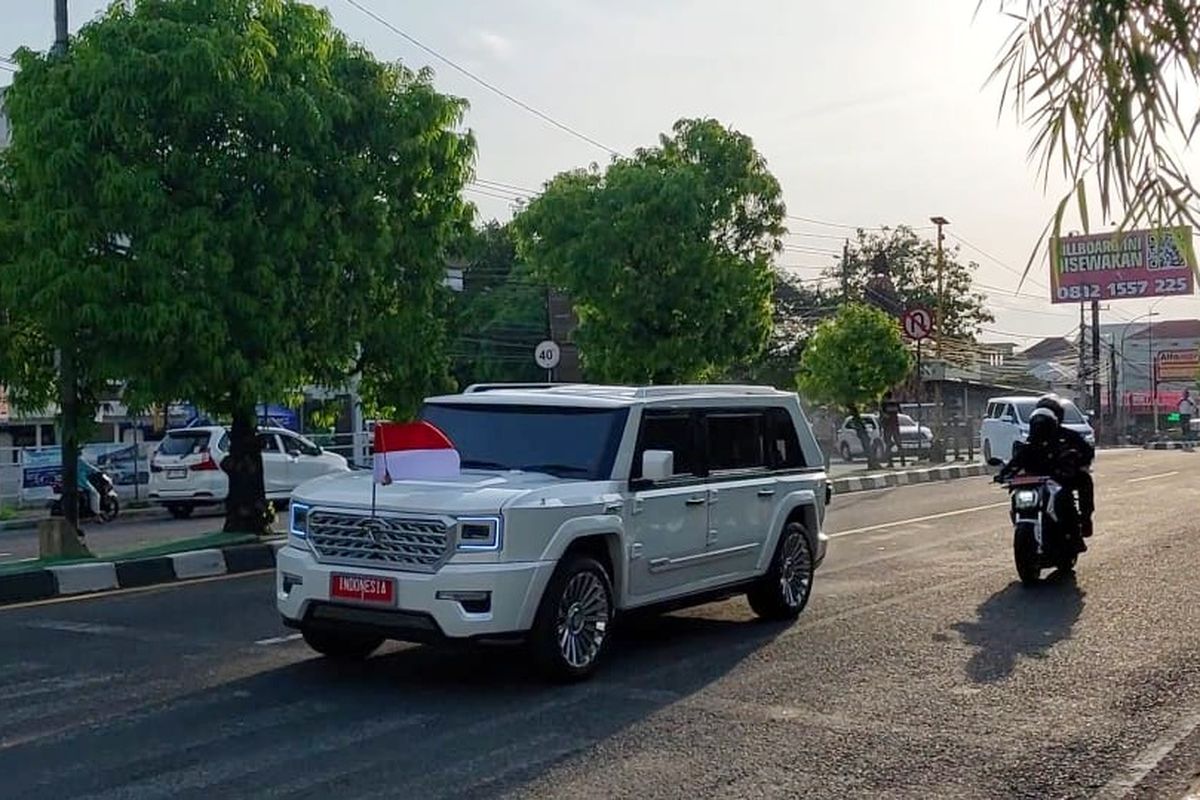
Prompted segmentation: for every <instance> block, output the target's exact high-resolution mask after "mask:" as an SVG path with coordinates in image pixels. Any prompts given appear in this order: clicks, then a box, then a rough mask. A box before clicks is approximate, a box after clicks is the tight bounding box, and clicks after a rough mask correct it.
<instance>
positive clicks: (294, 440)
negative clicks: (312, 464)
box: [279, 434, 321, 456]
mask: <svg viewBox="0 0 1200 800" xmlns="http://www.w3.org/2000/svg"><path fill="white" fill-rule="evenodd" d="M279 438H280V439H281V440H283V449H284V450H285V451H287V452H288V453H289V454H290V453H293V452H296V453H299V454H301V455H304V456H319V455H321V448H319V447H317V446H316V445H315V444H313V443H312V442H309V441H306V440H304V439H301V438H300V437H299V436H288V435H286V434H280V435H279Z"/></svg>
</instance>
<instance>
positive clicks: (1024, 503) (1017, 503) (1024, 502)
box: [1013, 489, 1038, 511]
mask: <svg viewBox="0 0 1200 800" xmlns="http://www.w3.org/2000/svg"><path fill="white" fill-rule="evenodd" d="M1013 506H1014V507H1016V508H1017V509H1018V510H1020V511H1028V510H1029V509H1032V508H1037V507H1038V493H1037V491H1036V490H1034V489H1021V490H1019V491H1017V492H1015V493H1013Z"/></svg>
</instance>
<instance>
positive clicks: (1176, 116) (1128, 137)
mask: <svg viewBox="0 0 1200 800" xmlns="http://www.w3.org/2000/svg"><path fill="white" fill-rule="evenodd" d="M982 2H983V0H980V5H982ZM999 8H1000V11H1001V12H1002V13H1004V14H1006V15H1008V16H1009V17H1011V18H1013V19H1014V20H1015V24H1014V27H1013V30H1012V33H1011V34H1010V36H1009V38H1008V41H1007V43H1006V46H1005V49H1004V51H1003V54H1002V56H1001V58H1000V61H999V63H998V64H997V65H996V68H995V70H994V72H993V73H992V79H993V80H998V81H1000V82H1001V83H1002V84H1003V87H1004V92H1003V94H1002V95H1001V98H1000V104H1001V108H1003V107H1004V106H1005V105H1006V104H1008V103H1010V102H1011V105H1012V109H1013V112H1014V114H1015V115H1016V116H1017V118H1018V119H1019V120H1020V121H1022V122H1024V123H1025V124H1027V125H1028V126H1029V127H1030V128H1031V129H1032V130H1033V132H1034V139H1033V142H1032V144H1031V146H1030V155H1031V157H1033V158H1036V159H1037V161H1038V165H1039V171H1040V173H1041V174H1042V176H1043V178H1044V180H1046V181H1047V182H1048V181H1049V178H1050V175H1051V173H1052V172H1054V171H1055V170H1056V166H1055V165H1056V163H1058V164H1059V165H1060V166H1059V167H1058V169H1061V174H1062V176H1063V177H1064V178H1065V179H1066V181H1067V182H1068V184H1069V185H1070V186H1071V187H1072V188H1071V191H1070V192H1068V193H1067V194H1066V195H1065V196H1064V197H1063V198H1062V200H1061V201H1060V203H1059V206H1058V210H1057V212H1056V214H1055V216H1054V218H1053V219H1052V220H1050V222H1049V223H1047V225H1046V229H1045V230H1043V232H1042V240H1044V239H1045V237H1046V235H1047V234H1048V233H1049V234H1051V235H1053V236H1057V235H1058V234H1059V233H1060V230H1061V227H1062V218H1063V213H1064V212H1065V210H1066V207H1067V205H1068V204H1069V203H1070V201H1071V199H1072V198H1074V199H1075V200H1076V202H1077V205H1078V209H1079V215H1080V218H1081V221H1082V224H1083V226H1084V229H1085V230H1087V229H1088V228H1089V226H1090V216H1091V215H1090V213H1089V208H1092V207H1094V203H1092V204H1089V202H1088V198H1089V194H1090V196H1091V197H1092V199H1093V200H1095V199H1096V198H1098V199H1099V201H1100V210H1101V213H1102V215H1103V216H1102V219H1101V221H1102V222H1104V221H1107V220H1111V219H1113V215H1115V214H1120V215H1122V221H1121V225H1122V227H1125V228H1130V227H1138V226H1139V225H1141V224H1143V223H1146V224H1149V225H1152V226H1167V225H1171V224H1174V223H1176V222H1178V223H1188V224H1191V225H1196V224H1197V219H1198V217H1197V212H1198V211H1200V203H1198V202H1197V201H1198V200H1200V194H1198V190H1197V187H1196V185H1195V184H1194V183H1193V182H1192V179H1191V177H1190V176H1189V171H1188V169H1187V168H1186V164H1184V163H1183V161H1182V160H1181V159H1180V156H1179V152H1180V148H1179V147H1178V145H1180V144H1181V143H1188V144H1190V142H1191V139H1192V136H1193V135H1194V134H1195V132H1196V129H1197V126H1198V125H1200V99H1198V98H1200V94H1198V93H1197V91H1196V89H1197V84H1198V83H1200V38H1198V35H1200V4H1197V3H1195V2H1193V1H1192V0H1121V2H1116V1H1115V0H1079V1H1078V2H1066V0H1000V2H999ZM1089 186H1090V189H1089ZM1042 240H1039V243H1038V247H1037V248H1035V250H1034V253H1033V255H1031V256H1030V263H1029V265H1027V266H1026V273H1028V271H1029V267H1030V266H1032V263H1033V260H1034V257H1035V256H1036V255H1037V254H1038V252H1039V251H1040V247H1041V243H1042Z"/></svg>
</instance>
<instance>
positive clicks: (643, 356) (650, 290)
mask: <svg viewBox="0 0 1200 800" xmlns="http://www.w3.org/2000/svg"><path fill="white" fill-rule="evenodd" d="M783 216H784V206H783V201H782V199H781V194H780V189H779V183H778V182H777V181H776V180H775V178H774V177H773V176H772V175H771V173H770V172H769V171H768V170H767V166H766V162H765V161H764V160H763V158H762V156H761V155H759V154H758V153H757V152H756V151H755V149H754V145H753V143H752V142H751V141H750V139H749V138H748V137H746V136H744V135H742V134H740V133H736V132H734V131H730V130H728V129H726V128H724V127H722V126H721V125H720V124H719V123H717V122H715V121H713V120H701V119H685V120H680V121H679V122H677V123H676V124H675V126H674V128H673V133H672V135H670V136H667V135H664V136H662V137H661V139H660V142H659V144H658V146H657V147H651V148H645V149H641V150H638V151H637V152H636V153H635V154H634V155H633V156H632V157H628V158H624V157H619V158H615V159H614V160H613V162H612V163H611V164H610V165H609V166H608V168H607V169H605V170H604V171H600V170H598V169H591V170H580V171H575V172H568V173H564V174H561V175H559V176H557V177H556V178H554V179H553V180H552V181H551V182H550V183H549V184H548V186H547V187H546V191H545V192H544V193H543V194H542V195H541V196H539V197H538V198H536V199H535V200H533V201H532V202H531V203H530V204H529V206H528V208H527V209H525V211H524V212H522V213H521V214H520V215H519V216H518V217H517V219H516V220H515V222H514V224H515V226H516V230H517V234H518V242H519V245H520V250H521V252H522V254H523V256H524V258H525V259H526V261H527V262H528V264H529V265H530V267H532V269H533V271H534V274H535V275H536V276H538V277H539V278H543V279H544V280H546V281H547V282H548V283H550V284H551V285H553V286H554V287H556V288H558V289H560V290H563V291H565V292H566V293H567V294H569V295H570V296H571V298H572V301H573V302H574V304H575V310H576V313H577V315H578V317H579V328H578V330H577V331H576V334H575V337H576V338H575V341H576V343H577V344H578V346H579V350H580V356H581V358H582V360H583V365H584V368H585V370H586V371H587V373H588V375H589V376H590V377H592V378H595V379H599V380H603V381H617V382H631V383H633V382H650V383H670V382H677V381H690V380H697V379H702V378H705V377H709V376H713V375H716V374H720V373H722V372H724V371H726V370H727V369H729V368H730V367H731V366H733V365H735V364H739V363H745V362H747V361H749V360H752V359H753V358H755V357H756V356H757V355H758V353H759V352H760V351H761V350H762V349H763V347H764V346H765V345H766V343H767V339H768V337H769V335H770V329H771V276H772V273H771V259H772V257H773V255H774V254H775V253H777V252H779V251H780V249H781V244H780V237H781V236H782V234H783V232H784V228H783V224H782V221H783Z"/></svg>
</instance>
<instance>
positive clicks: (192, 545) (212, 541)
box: [0, 533, 261, 575]
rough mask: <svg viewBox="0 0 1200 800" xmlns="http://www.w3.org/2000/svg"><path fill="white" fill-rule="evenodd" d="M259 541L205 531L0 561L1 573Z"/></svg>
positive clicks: (249, 537)
mask: <svg viewBox="0 0 1200 800" xmlns="http://www.w3.org/2000/svg"><path fill="white" fill-rule="evenodd" d="M257 541H261V539H260V538H259V537H258V536H255V535H254V534H252V533H206V534H204V535H202V536H193V537H192V538H190V539H176V540H175V541H172V542H161V543H159V544H153V545H147V546H145V547H137V548H134V549H132V550H122V551H120V552H116V553H99V554H97V555H96V556H95V557H94V558H37V559H33V560H31V561H15V562H11V563H8V564H0V575H11V574H13V573H15V572H32V571H34V570H39V569H45V568H46V567H65V566H68V565H70V564H88V563H91V562H94V561H132V560H133V559H137V558H155V557H156V556H166V555H172V554H174V553H187V552H190V551H192V550H208V549H211V548H219V547H231V546H233V545H238V544H251V543H252V542H257Z"/></svg>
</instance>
